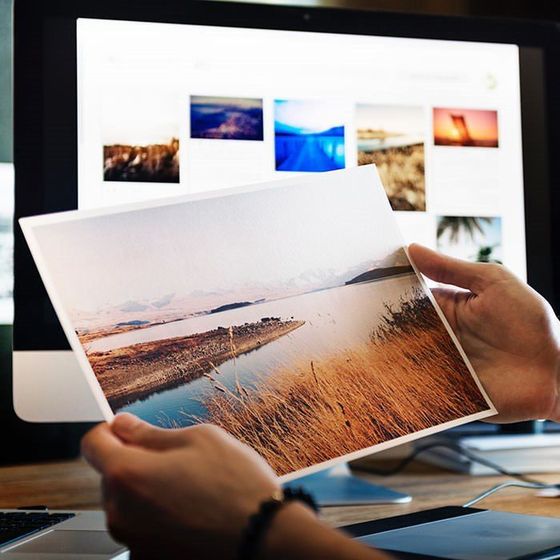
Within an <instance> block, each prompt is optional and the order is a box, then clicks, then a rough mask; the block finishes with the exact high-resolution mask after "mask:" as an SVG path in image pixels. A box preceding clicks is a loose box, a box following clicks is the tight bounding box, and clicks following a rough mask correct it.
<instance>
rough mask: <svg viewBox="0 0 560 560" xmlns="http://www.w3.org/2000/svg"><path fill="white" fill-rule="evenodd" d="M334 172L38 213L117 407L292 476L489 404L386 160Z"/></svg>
mask: <svg viewBox="0 0 560 560" xmlns="http://www.w3.org/2000/svg"><path fill="white" fill-rule="evenodd" d="M324 177H325V179H324V180H318V179H319V178H318V177H317V179H314V180H311V181H310V180H309V179H307V180H306V179H302V180H301V181H291V183H290V185H288V186H273V187H270V186H269V187H268V188H265V189H263V190H259V191H256V192H251V193H244V194H236V195H230V196H224V197H220V198H210V199H206V200H198V201H190V202H183V203H175V204H172V205H167V206H160V207H151V208H145V209H141V210H135V211H131V212H126V213H125V214H121V213H119V214H104V215H100V216H96V217H87V218H84V219H79V220H71V221H65V222H59V223H56V224H54V223H53V224H45V225H42V226H38V227H36V228H35V234H36V238H37V241H38V243H39V246H40V249H41V252H42V254H43V256H44V259H45V261H46V262H47V263H48V267H49V276H50V278H51V280H52V282H53V283H54V285H56V286H58V294H59V298H60V302H61V304H62V305H63V306H64V308H65V309H66V310H67V312H68V314H69V317H70V318H71V322H72V324H73V327H74V329H75V332H76V334H77V336H78V338H79V340H80V343H81V345H82V347H83V350H84V352H85V355H86V356H87V359H88V360H89V363H90V364H91V367H92V369H93V371H94V373H95V375H96V377H97V379H98V380H99V383H100V385H101V387H102V389H103V392H104V394H105V395H106V397H107V399H108V402H109V404H110V406H111V408H112V409H113V411H115V412H117V411H127V412H131V413H133V414H136V415H138V416H139V417H141V418H143V419H145V420H147V421H149V422H151V423H153V424H155V425H159V426H163V427H180V426H189V425H193V424H196V423H199V422H211V423H213V424H217V425H219V426H221V427H223V428H224V429H225V430H227V431H228V432H230V433H231V434H233V435H234V436H236V437H237V438H239V439H241V440H242V441H243V442H245V443H247V444H249V445H251V446H252V447H254V448H255V449H256V450H257V451H258V452H259V453H260V454H261V455H263V456H264V457H265V459H266V460H267V461H269V463H270V464H271V465H272V466H273V468H274V469H275V470H276V471H277V472H278V473H279V474H287V473H290V472H293V471H296V470H300V469H302V468H306V467H310V466H314V465H316V464H318V463H322V462H324V461H327V460H330V459H335V458H338V457H341V456H343V455H346V454H349V453H352V452H356V451H360V450H362V449H364V448H369V447H371V446H373V445H375V444H379V443H382V442H387V441H390V440H393V439H395V438H398V437H400V436H406V435H411V434H414V433H415V432H418V431H419V430H423V429H426V428H434V427H437V426H438V425H440V424H443V423H446V422H450V421H453V420H459V419H464V418H465V417H468V416H470V415H473V414H476V413H480V412H483V411H487V410H488V409H489V404H488V402H487V401H486V399H485V397H484V395H483V393H482V392H481V391H480V389H479V388H478V385H477V384H476V381H475V379H474V377H473V375H471V373H470V371H469V369H468V367H467V365H466V364H465V362H464V361H463V359H462V357H461V354H460V353H459V351H458V349H457V347H456V346H455V344H454V342H453V340H452V338H451V337H450V335H449V333H448V331H447V330H446V328H445V327H444V325H443V324H442V322H441V320H440V319H439V316H438V314H437V312H436V310H435V309H434V307H433V305H432V303H431V300H430V299H429V298H428V296H427V295H426V293H425V292H424V289H423V287H422V285H421V283H420V281H419V279H418V277H417V276H416V275H415V273H414V271H413V269H412V267H411V265H410V262H409V261H408V258H407V256H406V254H405V252H404V250H403V248H402V240H401V237H400V234H399V232H398V229H397V227H396V224H395V221H394V217H393V216H392V213H391V211H390V207H389V205H388V204H387V201H386V197H385V193H384V192H383V189H382V187H381V185H380V184H378V181H377V184H376V181H375V177H376V175H375V171H374V169H373V168H356V169H353V170H351V174H350V175H347V174H344V175H340V174H334V175H325V176H324ZM318 209H320V211H319V210H318ZM380 231H383V235H382V236H380V235H379V232H380ZM62 243H63V245H64V247H65V251H64V253H61V252H60V250H59V249H60V246H61V244H62ZM349 248H351V250H349ZM420 356H421V359H420V358H419V357H420Z"/></svg>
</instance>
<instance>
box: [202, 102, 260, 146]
mask: <svg viewBox="0 0 560 560" xmlns="http://www.w3.org/2000/svg"><path fill="white" fill-rule="evenodd" d="M191 138H213V139H218V140H262V139H263V103H262V99H247V98H243V97H208V96H202V95H191Z"/></svg>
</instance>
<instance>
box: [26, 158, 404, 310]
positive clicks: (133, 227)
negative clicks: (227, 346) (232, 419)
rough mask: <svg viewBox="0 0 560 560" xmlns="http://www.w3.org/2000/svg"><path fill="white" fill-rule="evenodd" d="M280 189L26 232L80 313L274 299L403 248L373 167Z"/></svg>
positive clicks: (295, 181)
mask: <svg viewBox="0 0 560 560" xmlns="http://www.w3.org/2000/svg"><path fill="white" fill-rule="evenodd" d="M278 184H279V185H284V182H281V183H278ZM269 185H274V183H269ZM289 185H290V186H273V187H269V188H265V189H263V190H260V191H258V192H252V193H243V194H235V195H229V196H221V197H215V198H209V199H205V200H200V201H191V202H186V203H185V202H181V203H176V204H172V205H166V206H159V207H155V208H149V209H142V210H136V211H132V212H130V211H129V212H126V213H118V214H108V215H107V214H106V215H102V216H96V217H89V218H85V219H80V220H72V221H64V222H59V223H55V224H48V225H42V226H38V227H37V228H36V229H35V231H36V235H37V239H38V242H39V245H40V247H41V249H42V251H43V254H44V257H45V259H46V262H47V263H48V268H49V270H50V274H51V276H52V279H53V281H54V283H55V285H56V286H57V287H58V292H59V294H60V295H61V298H62V299H63V303H64V304H65V305H66V306H67V307H68V308H69V309H75V310H82V311H96V310H99V309H101V308H104V307H107V306H113V305H120V304H122V303H123V302H127V301H130V300H142V299H143V300H145V299H148V298H154V299H155V298H161V297H162V296H164V295H166V294H177V296H188V297H190V298H196V297H199V296H204V297H207V296H208V295H209V294H210V295H212V294H215V295H216V302H215V303H216V304H217V305H221V304H223V303H227V302H231V301H232V299H231V298H233V301H245V297H251V295H253V296H254V294H255V293H257V294H258V292H259V289H261V292H263V293H267V290H276V291H277V295H278V297H281V296H282V291H283V290H286V291H289V290H290V289H292V290H293V282H294V279H297V282H298V286H299V288H301V290H302V291H305V288H306V285H309V286H315V285H316V284H317V279H320V278H321V277H322V276H327V277H329V276H331V277H332V276H333V275H342V276H343V277H344V278H345V279H350V278H351V277H352V273H353V270H355V268H356V267H357V266H360V265H362V264H364V263H372V262H374V261H376V260H378V259H382V258H384V257H386V256H387V255H388V254H390V253H392V252H393V251H395V249H397V248H398V247H400V246H402V244H403V242H402V238H401V236H400V233H399V231H398V228H397V226H396V222H395V219H394V217H393V215H392V213H391V210H390V206H389V204H388V201H387V198H386V196H385V192H384V191H383V188H382V186H381V184H380V183H379V181H378V179H377V175H376V173H375V169H374V168H373V167H367V166H366V167H361V168H356V169H352V170H347V171H346V172H344V173H333V174H321V175H318V176H316V177H313V178H303V179H302V178H298V179H291V180H289ZM61 248H63V250H61ZM345 274H346V275H347V276H348V275H350V277H348V278H347V277H346V276H344V275H345ZM259 287H260V288H259ZM224 292H227V293H228V298H229V299H225V300H224V299H223V295H222V294H223V293H224ZM248 294H249V295H248Z"/></svg>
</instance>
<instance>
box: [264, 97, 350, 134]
mask: <svg viewBox="0 0 560 560" xmlns="http://www.w3.org/2000/svg"><path fill="white" fill-rule="evenodd" d="M344 115H345V107H344V105H343V104H342V103H337V102H332V101H323V100H319V99H317V100H284V99H277V100H276V101H275V102H274V120H275V121H276V122H279V123H282V124H285V125H288V126H291V127H295V128H300V129H302V132H305V133H313V132H322V131H323V130H328V129H329V128H332V127H334V126H342V125H343V124H344V121H345V118H344Z"/></svg>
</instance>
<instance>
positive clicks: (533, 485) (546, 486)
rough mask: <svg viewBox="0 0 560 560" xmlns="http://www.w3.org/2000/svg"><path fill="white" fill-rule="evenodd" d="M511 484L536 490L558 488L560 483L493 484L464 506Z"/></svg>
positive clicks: (468, 505)
mask: <svg viewBox="0 0 560 560" xmlns="http://www.w3.org/2000/svg"><path fill="white" fill-rule="evenodd" d="M511 486H518V487H519V488H533V489H535V490H546V489H549V488H558V484H545V483H534V482H502V484H496V486H492V488H490V489H489V490H485V491H484V492H482V494H479V495H478V496H477V497H476V498H473V499H472V500H470V501H468V502H467V503H465V504H463V507H471V506H474V504H477V503H478V502H480V501H481V500H484V499H485V498H488V496H491V495H492V494H494V492H498V491H499V490H503V489H504V488H509V487H511Z"/></svg>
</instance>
